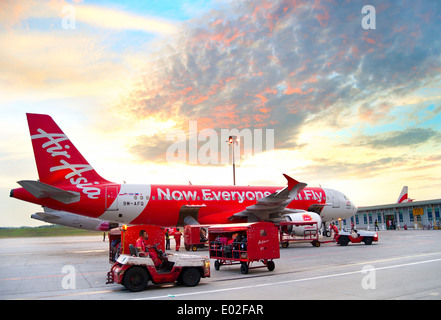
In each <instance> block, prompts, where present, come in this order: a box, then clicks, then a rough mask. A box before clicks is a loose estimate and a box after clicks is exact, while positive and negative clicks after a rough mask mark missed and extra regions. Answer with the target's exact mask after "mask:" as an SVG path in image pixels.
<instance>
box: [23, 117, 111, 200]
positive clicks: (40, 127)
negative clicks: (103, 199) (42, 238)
mask: <svg viewBox="0 0 441 320" xmlns="http://www.w3.org/2000/svg"><path fill="white" fill-rule="evenodd" d="M26 115H27V118H28V125H29V131H30V133H31V139H32V147H33V148H34V155H35V162H36V163H37V170H38V175H39V177H40V181H41V182H43V183H46V184H49V185H55V184H63V183H66V184H67V185H75V186H77V187H79V188H81V189H86V188H90V189H91V191H92V189H95V188H94V185H97V184H101V183H108V181H107V180H104V179H103V178H102V177H101V176H100V175H99V174H98V173H97V172H96V171H95V170H94V169H93V168H92V166H91V165H90V164H89V163H88V162H87V160H86V159H84V157H83V156H82V155H81V153H80V152H79V151H78V150H77V148H75V146H74V145H73V143H72V142H71V141H70V140H69V138H68V137H67V136H66V135H65V134H64V133H63V131H61V129H60V128H59V127H58V125H57V124H56V123H55V121H54V120H53V119H52V118H51V117H50V116H48V115H44V114H33V113H27V114H26Z"/></svg>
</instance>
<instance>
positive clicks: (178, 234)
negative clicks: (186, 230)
mask: <svg viewBox="0 0 441 320" xmlns="http://www.w3.org/2000/svg"><path fill="white" fill-rule="evenodd" d="M181 236H182V233H181V231H179V229H176V232H175V233H174V237H175V242H176V251H179V248H180V247H181Z"/></svg>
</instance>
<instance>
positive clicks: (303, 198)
mask: <svg viewBox="0 0 441 320" xmlns="http://www.w3.org/2000/svg"><path fill="white" fill-rule="evenodd" d="M63 189H65V190H68V191H72V192H79V188H78V187H76V186H64V187H63ZM281 189H282V188H281V187H272V186H213V185H202V186H200V185H199V186H198V185H150V184H146V185H134V184H121V185H119V184H112V183H110V184H106V185H99V186H96V187H95V189H94V193H93V195H87V194H82V193H81V200H80V201H78V202H76V203H70V204H64V203H61V202H59V201H57V200H54V199H48V198H45V199H37V198H36V197H34V196H33V195H32V194H30V193H29V192H28V191H26V190H25V189H24V188H17V189H14V190H12V193H11V195H12V196H13V197H14V198H17V199H20V200H24V201H28V202H32V203H35V204H39V205H43V206H46V207H49V208H51V209H54V210H60V211H67V212H72V213H76V214H80V215H84V216H87V217H91V218H98V219H101V220H105V221H111V222H118V223H124V224H154V225H160V226H176V225H182V220H183V218H184V217H185V216H188V215H190V216H193V217H194V218H195V219H196V220H197V221H198V222H199V223H201V224H218V223H228V222H231V221H230V220H229V218H230V217H231V216H232V215H233V214H234V213H236V212H239V211H242V210H245V208H246V207H248V206H251V205H253V204H255V203H256V201H257V199H259V198H263V197H266V196H268V195H270V194H271V193H274V192H276V191H277V190H281ZM317 204H320V205H324V206H323V209H322V210H321V213H320V215H321V217H322V220H323V221H324V222H327V221H333V220H336V219H338V218H342V219H345V218H349V217H351V216H353V215H354V214H355V213H356V210H357V208H356V206H355V205H354V204H353V203H352V202H351V201H350V200H348V199H347V198H346V197H345V196H344V195H343V194H342V193H341V192H339V191H336V190H332V189H326V188H311V187H306V188H304V189H303V190H302V191H300V192H299V194H298V195H297V197H296V199H294V200H293V201H291V203H290V204H289V205H288V206H287V208H288V209H296V210H305V211H308V210H310V209H311V206H313V205H317ZM236 222H237V220H236Z"/></svg>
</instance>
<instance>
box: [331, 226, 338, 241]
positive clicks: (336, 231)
mask: <svg viewBox="0 0 441 320" xmlns="http://www.w3.org/2000/svg"><path fill="white" fill-rule="evenodd" d="M331 229H332V231H334V239H335V237H336V236H337V235H338V228H337V226H336V225H335V223H334V222H333V223H332V225H331Z"/></svg>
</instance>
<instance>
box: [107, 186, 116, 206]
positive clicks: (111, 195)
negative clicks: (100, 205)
mask: <svg viewBox="0 0 441 320" xmlns="http://www.w3.org/2000/svg"><path fill="white" fill-rule="evenodd" d="M117 197H118V187H106V209H107V210H108V211H117V210H118V200H117Z"/></svg>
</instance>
